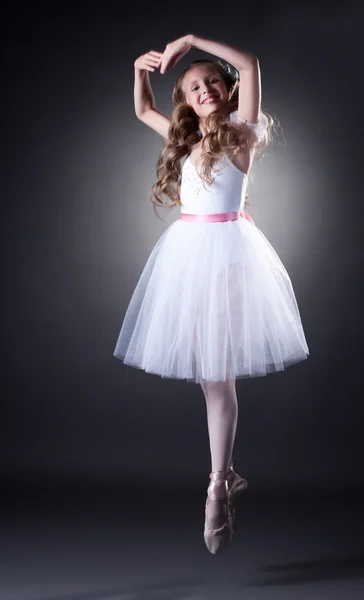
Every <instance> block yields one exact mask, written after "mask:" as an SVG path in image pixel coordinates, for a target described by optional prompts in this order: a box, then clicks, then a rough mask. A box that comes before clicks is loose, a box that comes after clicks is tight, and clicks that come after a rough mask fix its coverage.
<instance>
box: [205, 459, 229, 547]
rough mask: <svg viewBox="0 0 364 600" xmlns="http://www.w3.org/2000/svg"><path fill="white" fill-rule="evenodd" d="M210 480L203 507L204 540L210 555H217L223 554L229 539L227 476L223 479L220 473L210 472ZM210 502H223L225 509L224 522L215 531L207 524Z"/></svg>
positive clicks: (222, 474)
mask: <svg viewBox="0 0 364 600" xmlns="http://www.w3.org/2000/svg"><path fill="white" fill-rule="evenodd" d="M210 480H211V481H210V485H209V487H208V488H207V499H206V505H205V528H204V539H205V544H206V547H207V549H208V550H209V551H210V552H211V554H217V553H218V552H223V551H224V550H225V549H226V547H227V546H228V544H229V542H230V539H231V529H230V522H231V518H230V513H229V492H228V482H227V474H226V476H225V477H224V473H223V472H222V471H212V473H210ZM210 502H223V503H224V504H225V507H226V518H225V522H224V524H223V525H222V526H221V527H219V528H217V529H213V528H212V527H210V525H209V524H208V518H207V507H208V505H209V504H210Z"/></svg>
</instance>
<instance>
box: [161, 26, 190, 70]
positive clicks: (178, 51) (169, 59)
mask: <svg viewBox="0 0 364 600" xmlns="http://www.w3.org/2000/svg"><path fill="white" fill-rule="evenodd" d="M192 45H193V44H192V35H185V36H183V37H181V38H179V39H178V40H175V41H174V42H170V43H169V44H167V46H166V49H165V51H164V52H163V56H162V61H161V65H160V72H161V74H162V75H164V73H165V72H166V69H167V67H168V66H171V67H175V66H176V64H177V63H178V61H179V60H180V59H181V58H182V56H184V55H185V54H187V52H189V51H190V50H191V48H192Z"/></svg>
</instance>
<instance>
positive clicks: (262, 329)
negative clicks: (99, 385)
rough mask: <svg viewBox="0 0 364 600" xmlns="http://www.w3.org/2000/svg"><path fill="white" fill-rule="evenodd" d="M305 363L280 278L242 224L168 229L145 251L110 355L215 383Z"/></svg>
mask: <svg viewBox="0 0 364 600" xmlns="http://www.w3.org/2000/svg"><path fill="white" fill-rule="evenodd" d="M308 355H309V350H308V347H307V343H306V339H305V335H304V331H303V327H302V323H301V318H300V313H299V309H298V306H297V302H296V298H295V294H294V291H293V288H292V283H291V280H290V278H289V276H288V273H287V271H286V269H285V267H284V266H283V264H282V262H281V260H280V259H279V257H278V255H277V253H276V252H275V250H274V248H273V247H272V246H271V244H270V243H269V242H268V240H267V239H266V237H265V236H264V234H263V233H262V232H261V231H260V229H259V228H258V227H256V225H254V224H252V223H251V222H249V221H248V220H246V219H245V218H239V219H237V220H235V221H225V222H216V223H208V222H207V223H206V222H188V221H184V220H182V219H179V220H177V221H175V222H174V223H173V224H172V225H170V226H169V227H168V229H167V230H166V231H165V232H164V234H163V235H162V236H161V237H160V238H159V240H158V242H157V243H156V245H155V246H154V248H153V250H152V252H151V254H150V256H149V258H148V261H147V263H146V265H145V267H144V270H143V272H142V274H141V276H140V278H139V281H138V283H137V286H136V288H135V290H134V293H133V295H132V298H131V300H130V303H129V306H128V309H127V312H126V314H125V317H124V321H123V324H122V327H121V331H120V334H119V338H118V341H117V344H116V348H115V351H114V356H116V357H117V358H119V359H121V360H122V361H123V362H124V363H125V364H126V365H129V366H131V367H136V368H139V369H143V370H144V371H146V372H147V373H154V374H156V375H160V376H161V377H166V378H173V379H185V380H187V381H191V382H196V383H200V382H201V381H207V380H209V381H225V380H227V379H233V378H237V379H239V378H244V377H259V376H263V375H267V374H268V373H272V372H276V371H282V370H283V369H284V368H285V367H287V366H289V365H292V364H294V363H297V362H298V361H301V360H304V359H306V358H307V356H308Z"/></svg>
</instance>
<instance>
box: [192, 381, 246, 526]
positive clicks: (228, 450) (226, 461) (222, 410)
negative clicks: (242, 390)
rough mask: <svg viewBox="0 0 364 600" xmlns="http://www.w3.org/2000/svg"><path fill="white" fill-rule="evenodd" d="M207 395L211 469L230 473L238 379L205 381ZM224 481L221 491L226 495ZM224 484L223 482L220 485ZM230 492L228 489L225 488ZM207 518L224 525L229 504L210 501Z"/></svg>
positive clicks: (236, 412)
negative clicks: (236, 383)
mask: <svg viewBox="0 0 364 600" xmlns="http://www.w3.org/2000/svg"><path fill="white" fill-rule="evenodd" d="M201 387H202V391H203V393H204V395H205V399H206V407H207V424H208V430H209V439H210V452H211V471H224V472H225V473H226V474H227V471H228V468H229V465H230V461H231V460H232V453H233V447H234V441H235V433H236V425H237V420H238V399H237V396H236V389H235V379H231V380H228V381H206V382H203V383H201ZM223 486H224V484H223V481H222V482H221V494H222V496H221V495H220V493H219V492H218V491H217V494H218V495H220V497H223V496H224V491H223ZM218 487H220V485H218ZM225 493H226V492H225ZM207 518H208V521H209V524H210V526H211V527H213V528H214V529H215V528H219V527H222V525H223V523H224V522H225V519H226V508H225V507H224V505H223V504H222V503H220V502H210V503H209V505H208V507H207Z"/></svg>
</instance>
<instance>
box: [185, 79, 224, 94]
mask: <svg viewBox="0 0 364 600" xmlns="http://www.w3.org/2000/svg"><path fill="white" fill-rule="evenodd" d="M209 81H210V83H213V82H214V81H215V82H216V81H219V80H218V79H215V78H213V79H210V80H209ZM196 87H198V86H195V87H194V88H192V90H191V91H192V92H193V91H194V90H195V89H196Z"/></svg>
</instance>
